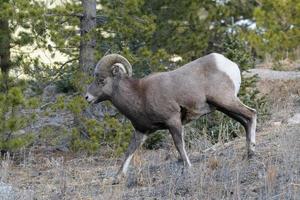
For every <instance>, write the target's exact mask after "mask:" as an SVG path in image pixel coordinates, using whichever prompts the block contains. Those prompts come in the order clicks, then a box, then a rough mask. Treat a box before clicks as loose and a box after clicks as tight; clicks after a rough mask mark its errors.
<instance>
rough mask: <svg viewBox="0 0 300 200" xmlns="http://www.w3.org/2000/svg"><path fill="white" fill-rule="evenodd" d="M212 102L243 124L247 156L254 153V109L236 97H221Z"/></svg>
mask: <svg viewBox="0 0 300 200" xmlns="http://www.w3.org/2000/svg"><path fill="white" fill-rule="evenodd" d="M213 104H214V105H215V106H216V107H217V110H219V111H221V112H223V113H225V114H226V115H228V116H229V117H231V118H233V119H235V120H237V121H238V122H240V123H241V124H242V125H243V126H244V128H245V131H246V142H247V151H248V158H251V157H252V156H253V155H254V154H255V135H256V133H255V131H256V119H257V114H256V110H255V109H252V108H250V107H248V106H246V105H245V104H243V103H242V102H241V101H240V100H239V99H238V98H237V97H233V98H232V99H230V100H229V101H226V98H222V99H221V100H220V101H214V102H213Z"/></svg>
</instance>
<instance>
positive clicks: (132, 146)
mask: <svg viewBox="0 0 300 200" xmlns="http://www.w3.org/2000/svg"><path fill="white" fill-rule="evenodd" d="M146 139H147V135H145V134H143V133H140V132H138V131H135V133H134V134H133V136H132V137H131V140H130V143H129V146H128V149H127V151H126V153H125V159H124V161H123V164H122V166H121V168H120V169H119V171H118V173H117V175H116V176H115V178H114V180H113V184H118V183H119V182H120V181H121V179H122V178H123V177H124V176H126V173H127V170H128V167H129V164H130V161H131V159H132V157H133V154H134V152H135V151H136V150H137V149H138V147H140V146H141V145H142V144H143V143H144V141H145V140H146Z"/></svg>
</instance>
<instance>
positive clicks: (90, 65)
mask: <svg viewBox="0 0 300 200" xmlns="http://www.w3.org/2000/svg"><path fill="white" fill-rule="evenodd" d="M81 3H82V7H83V16H82V18H81V21H80V35H81V41H80V54H79V56H80V58H79V65H80V68H81V70H82V71H83V72H84V73H86V74H89V75H92V74H93V69H94V67H95V64H96V61H95V47H96V39H95V28H96V0H81Z"/></svg>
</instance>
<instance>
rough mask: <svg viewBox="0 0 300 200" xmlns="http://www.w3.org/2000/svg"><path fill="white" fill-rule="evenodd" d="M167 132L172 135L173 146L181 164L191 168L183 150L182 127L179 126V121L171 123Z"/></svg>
mask: <svg viewBox="0 0 300 200" xmlns="http://www.w3.org/2000/svg"><path fill="white" fill-rule="evenodd" d="M169 131H170V133H171V135H172V138H173V140H174V144H175V146H176V148H177V150H178V152H179V154H180V157H181V159H182V160H183V163H184V164H185V165H188V167H191V166H192V164H191V162H190V159H189V157H188V155H187V153H186V150H185V144H184V127H183V126H182V125H181V121H180V120H174V121H171V123H170V125H169Z"/></svg>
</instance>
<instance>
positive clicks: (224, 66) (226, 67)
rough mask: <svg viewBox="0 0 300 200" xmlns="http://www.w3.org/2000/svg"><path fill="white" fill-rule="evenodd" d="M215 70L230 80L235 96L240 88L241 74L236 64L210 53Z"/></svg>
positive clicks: (219, 55)
mask: <svg viewBox="0 0 300 200" xmlns="http://www.w3.org/2000/svg"><path fill="white" fill-rule="evenodd" d="M212 55H213V57H214V59H215V62H216V66H217V68H218V69H219V70H220V71H222V72H225V73H226V74H227V75H228V76H229V78H230V79H231V80H232V82H233V84H234V87H235V95H237V94H238V92H239V89H240V86H241V72H240V69H239V67H238V66H237V64H235V63H234V62H232V61H231V60H229V59H228V58H225V57H224V56H223V55H221V54H218V53H212Z"/></svg>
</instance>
